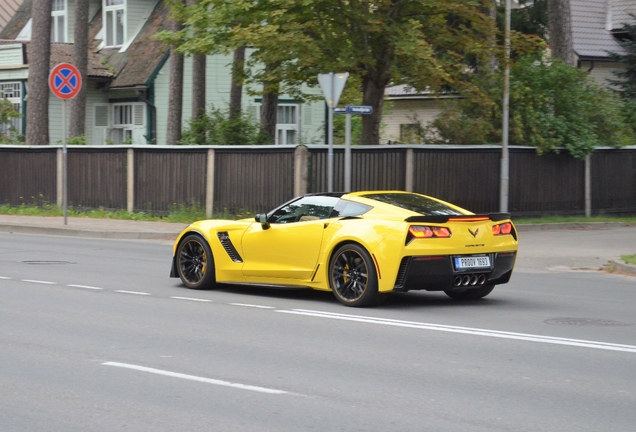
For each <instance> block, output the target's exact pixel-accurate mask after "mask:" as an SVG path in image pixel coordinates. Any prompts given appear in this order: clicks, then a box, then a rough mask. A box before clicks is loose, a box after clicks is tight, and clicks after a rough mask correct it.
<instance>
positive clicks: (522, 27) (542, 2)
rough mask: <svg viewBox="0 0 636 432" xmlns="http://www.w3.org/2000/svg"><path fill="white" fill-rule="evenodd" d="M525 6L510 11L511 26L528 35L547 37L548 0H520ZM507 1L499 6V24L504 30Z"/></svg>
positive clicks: (500, 28) (514, 29)
mask: <svg viewBox="0 0 636 432" xmlns="http://www.w3.org/2000/svg"><path fill="white" fill-rule="evenodd" d="M519 4H520V5H521V6H524V7H522V8H519V9H513V10H511V11H510V28H511V29H512V30H513V31H517V32H519V33H523V34H526V35H536V36H538V37H540V38H542V39H545V38H546V36H547V33H548V0H519ZM505 11H506V6H505V2H500V3H499V6H498V7H497V26H498V27H499V30H501V31H503V29H504V25H505Z"/></svg>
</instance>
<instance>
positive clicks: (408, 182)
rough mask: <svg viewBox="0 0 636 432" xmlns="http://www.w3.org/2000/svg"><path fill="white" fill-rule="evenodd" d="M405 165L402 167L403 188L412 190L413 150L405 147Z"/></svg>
mask: <svg viewBox="0 0 636 432" xmlns="http://www.w3.org/2000/svg"><path fill="white" fill-rule="evenodd" d="M405 164H406V166H405V167H404V190H406V191H407V192H413V173H414V172H415V152H414V151H413V149H412V148H409V149H406V161H405Z"/></svg>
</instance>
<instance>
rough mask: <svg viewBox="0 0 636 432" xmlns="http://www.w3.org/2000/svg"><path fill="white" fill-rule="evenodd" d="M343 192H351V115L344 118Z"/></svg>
mask: <svg viewBox="0 0 636 432" xmlns="http://www.w3.org/2000/svg"><path fill="white" fill-rule="evenodd" d="M344 159H345V160H344V191H345V192H351V113H349V112H347V114H346V118H345V156H344Z"/></svg>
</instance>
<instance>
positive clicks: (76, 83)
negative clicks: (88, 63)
mask: <svg viewBox="0 0 636 432" xmlns="http://www.w3.org/2000/svg"><path fill="white" fill-rule="evenodd" d="M49 88H50V89H51V91H52V92H53V94H54V95H55V96H57V97H59V98H60V99H73V98H74V97H75V96H77V94H78V93H79V91H80V89H81V88H82V75H80V73H79V71H78V70H77V68H76V67H75V66H73V65H72V64H70V63H60V64H58V65H57V66H55V67H54V68H53V70H52V71H51V74H50V75H49Z"/></svg>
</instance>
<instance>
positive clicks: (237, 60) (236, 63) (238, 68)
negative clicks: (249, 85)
mask: <svg viewBox="0 0 636 432" xmlns="http://www.w3.org/2000/svg"><path fill="white" fill-rule="evenodd" d="M245 51H246V46H245V45H241V46H240V47H238V48H236V49H235V50H234V58H233V59H232V86H231V87H230V117H236V116H239V115H240V114H241V107H242V104H243V83H244V82H245Z"/></svg>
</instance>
